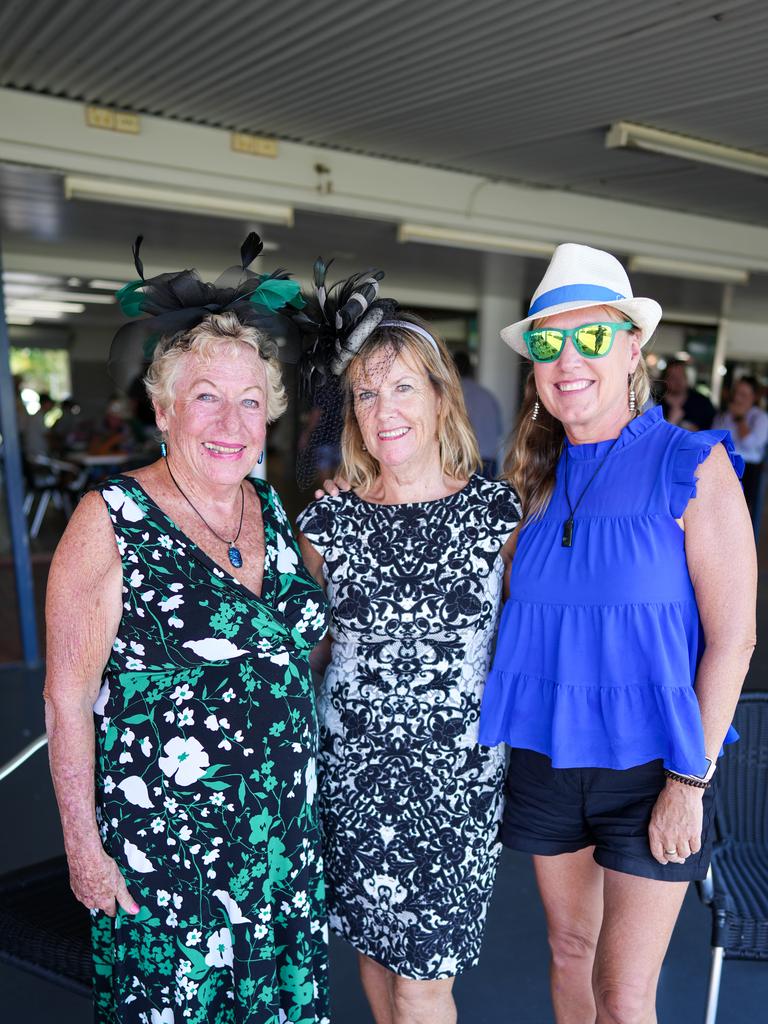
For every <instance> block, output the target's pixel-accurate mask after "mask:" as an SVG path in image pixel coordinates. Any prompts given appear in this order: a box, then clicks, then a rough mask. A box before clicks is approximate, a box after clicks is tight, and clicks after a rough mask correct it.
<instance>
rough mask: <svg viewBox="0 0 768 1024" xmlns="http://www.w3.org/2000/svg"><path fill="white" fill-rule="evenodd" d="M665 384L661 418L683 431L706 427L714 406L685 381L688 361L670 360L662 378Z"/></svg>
mask: <svg viewBox="0 0 768 1024" xmlns="http://www.w3.org/2000/svg"><path fill="white" fill-rule="evenodd" d="M661 379H662V381H663V382H664V386H663V388H662V392H661V404H662V407H663V409H664V419H665V420H666V421H667V422H668V423H674V424H675V426H678V427H683V429H685V430H709V428H710V427H711V426H712V421H713V420H714V418H715V407H714V405H712V403H711V402H710V400H709V399H708V398H707V397H706V395H702V394H701V393H700V392H699V391H697V390H696V389H695V388H692V387H691V386H690V384H689V382H688V364H687V363H684V362H683V361H682V359H670V361H669V362H668V363H667V365H666V368H665V370H664V373H663V374H662V377H661Z"/></svg>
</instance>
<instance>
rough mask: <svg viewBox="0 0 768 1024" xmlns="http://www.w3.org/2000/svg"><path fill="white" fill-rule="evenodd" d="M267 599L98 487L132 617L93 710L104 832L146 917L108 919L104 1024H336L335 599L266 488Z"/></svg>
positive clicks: (97, 947)
mask: <svg viewBox="0 0 768 1024" xmlns="http://www.w3.org/2000/svg"><path fill="white" fill-rule="evenodd" d="M255 486H256V490H257V492H258V495H259V498H260V500H261V505H262V513H263V520H264V534H265V540H266V556H265V565H264V583H263V588H262V596H261V597H256V595H255V594H254V593H253V592H252V591H250V590H248V589H247V588H246V587H244V586H243V585H242V584H240V583H239V582H238V581H237V580H236V579H235V578H234V577H233V576H231V575H229V574H228V573H226V572H224V571H223V570H222V569H220V568H219V567H218V566H217V565H216V563H215V562H213V561H212V560H211V559H210V558H209V557H208V556H207V555H206V554H205V553H204V552H203V551H202V550H201V549H200V548H198V547H197V546H196V545H195V544H193V543H192V541H191V540H189V538H188V537H187V536H186V535H185V534H183V533H182V532H181V531H180V530H179V529H178V528H177V527H176V526H175V525H174V523H173V522H172V521H171V520H170V519H169V518H168V517H167V516H166V515H165V514H164V513H163V512H162V510H161V509H160V508H158V506H157V505H155V503H154V502H153V501H152V500H151V498H150V497H149V496H148V495H147V494H146V492H145V491H144V490H143V489H142V488H141V486H140V485H139V484H138V482H137V481H136V480H134V479H132V478H129V477H118V478H115V479H112V480H109V481H106V482H105V483H104V484H102V485H101V487H100V492H101V495H102V497H103V499H104V501H105V502H106V504H107V506H108V508H109V511H110V515H111V518H112V522H113V524H114V530H115V536H116V539H117V545H118V548H119V551H120V555H121V558H122V564H123V617H122V620H121V622H120V628H119V630H118V634H117V638H116V640H115V642H114V647H113V651H112V654H111V657H110V659H109V662H108V663H107V666H106V669H105V671H104V680H103V685H102V689H101V693H100V694H99V698H98V701H97V703H96V706H95V708H94V713H95V715H96V728H97V736H98V739H97V765H96V794H97V820H98V822H99V827H100V830H101V836H102V840H103V843H104V847H105V849H106V850H107V852H108V853H109V854H110V856H112V857H114V858H115V860H116V861H117V863H118V864H119V865H120V868H121V869H122V871H123V873H124V875H125V878H126V881H127V884H128V888H129V890H130V892H131V894H132V895H133V896H134V897H135V898H136V900H137V902H138V903H139V904H140V905H141V911H140V913H139V914H137V915H136V916H135V917H132V916H131V915H129V914H125V913H124V912H122V911H120V910H119V911H118V915H117V918H116V919H114V920H113V919H111V918H109V917H107V916H106V915H105V914H103V913H100V912H98V913H95V914H94V918H93V949H94V962H95V993H96V995H95V998H96V1020H97V1021H98V1022H99V1024H181V1022H182V1021H189V1022H191V1024H200V1022H203V1021H204V1022H206V1024H208V1022H210V1024H282V1022H283V1021H292V1022H301V1024H323V1022H325V1024H327V1021H328V991H327V930H326V923H325V906H324V892H323V874H322V859H321V854H320V839H319V832H318V824H317V814H316V804H315V791H316V780H315V760H316V718H315V704H314V693H313V690H312V682H311V676H310V670H309V660H308V659H309V652H310V650H311V649H312V647H313V646H314V644H315V643H316V642H317V641H318V640H319V639H320V638H321V637H322V636H323V634H324V633H325V628H326V615H327V609H326V604H325V600H324V598H323V596H322V594H321V592H320V590H319V588H318V586H317V584H316V583H315V582H314V580H313V579H312V578H311V577H310V576H309V574H308V573H307V571H306V569H305V568H304V565H303V563H302V561H301V557H300V555H299V552H298V549H297V547H296V542H295V540H294V537H293V534H292V532H291V529H290V526H289V524H288V520H287V518H286V515H285V512H284V511H283V508H282V506H281V504H280V501H279V499H278V497H277V495H276V494H275V492H274V490H273V489H272V488H271V487H269V486H268V485H266V484H263V483H256V484H255Z"/></svg>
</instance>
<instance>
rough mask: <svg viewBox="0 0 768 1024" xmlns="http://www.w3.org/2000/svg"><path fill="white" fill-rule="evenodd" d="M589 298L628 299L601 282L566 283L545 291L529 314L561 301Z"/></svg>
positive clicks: (534, 303) (578, 300)
mask: <svg viewBox="0 0 768 1024" xmlns="http://www.w3.org/2000/svg"><path fill="white" fill-rule="evenodd" d="M585 299H588V300H589V301H590V302H592V301H594V302H597V303H602V302H615V301H616V299H626V295H621V294H620V293H619V292H617V291H614V290H613V289H612V288H604V287H603V286H602V285H600V284H565V285H563V286H562V287H561V288H553V289H552V290H551V291H548V292H544V294H543V295H540V296H539V297H538V298H537V299H536V300H535V301H534V302H532V303H531V308H530V309H529V310H528V316H535V315H536V314H537V313H538V312H539V311H540V310H542V309H548V308H549V307H550V306H559V305H560V303H561V302H582V301H584V300H585Z"/></svg>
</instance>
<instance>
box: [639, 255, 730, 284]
mask: <svg viewBox="0 0 768 1024" xmlns="http://www.w3.org/2000/svg"><path fill="white" fill-rule="evenodd" d="M629 269H630V271H631V272H635V271H640V272H643V271H645V272H646V273H648V274H667V275H669V276H670V277H688V278H694V279H695V280H698V281H722V282H723V284H748V283H749V271H747V270H739V269H738V268H737V267H720V266H715V265H714V264H712V263H690V262H688V261H687V260H675V259H668V258H667V257H666V256H630V259H629Z"/></svg>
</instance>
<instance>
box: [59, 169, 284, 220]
mask: <svg viewBox="0 0 768 1024" xmlns="http://www.w3.org/2000/svg"><path fill="white" fill-rule="evenodd" d="M64 195H65V196H66V198H67V199H89V200H94V201H95V202H100V203H119V204H121V205H124V206H145V207H152V208H155V209H160V210H174V211H176V212H178V213H195V214H207V215H209V216H211V217H228V218H233V219H235V220H250V221H257V222H259V221H262V222H264V223H268V224H282V225H284V226H285V227H292V226H293V207H292V206H283V205H281V204H279V203H260V202H251V201H250V200H247V199H240V198H235V197H232V196H224V195H214V194H212V193H210V192H187V191H185V190H184V189H177V188H170V187H169V188H163V187H160V186H155V185H142V184H139V183H137V182H133V181H118V180H117V179H116V178H86V177H81V176H80V175H74V174H68V175H67V176H66V177H65V178H64Z"/></svg>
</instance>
